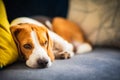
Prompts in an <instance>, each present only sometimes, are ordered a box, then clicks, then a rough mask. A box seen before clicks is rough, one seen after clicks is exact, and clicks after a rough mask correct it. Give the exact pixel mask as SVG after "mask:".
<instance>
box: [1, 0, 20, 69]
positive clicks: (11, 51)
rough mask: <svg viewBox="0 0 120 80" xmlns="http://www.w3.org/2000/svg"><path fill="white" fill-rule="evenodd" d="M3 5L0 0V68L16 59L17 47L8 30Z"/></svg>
mask: <svg viewBox="0 0 120 80" xmlns="http://www.w3.org/2000/svg"><path fill="white" fill-rule="evenodd" d="M9 27H10V25H9V22H8V20H7V16H6V11H5V7H4V3H3V1H2V0H0V68H2V67H4V66H6V65H8V64H11V63H13V62H15V61H16V60H17V59H18V52H17V47H16V45H15V43H14V40H13V38H12V35H11V33H10V30H9Z"/></svg>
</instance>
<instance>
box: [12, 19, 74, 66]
mask: <svg viewBox="0 0 120 80" xmlns="http://www.w3.org/2000/svg"><path fill="white" fill-rule="evenodd" d="M10 31H11V33H12V35H13V38H14V40H15V42H16V44H17V47H18V50H19V52H20V54H21V55H23V56H24V58H25V60H26V65H27V66H28V67H31V68H45V67H49V66H51V65H52V62H53V61H54V59H55V58H56V59H68V58H71V57H72V56H73V55H74V52H73V49H74V48H73V45H72V44H71V43H69V42H68V41H66V40H64V39H63V38H62V37H60V36H59V35H57V34H56V33H54V32H52V31H50V30H48V29H47V28H46V27H45V26H44V25H43V24H42V23H40V22H38V21H36V20H33V19H30V18H26V17H21V18H17V19H15V20H13V21H12V23H11V27H10Z"/></svg>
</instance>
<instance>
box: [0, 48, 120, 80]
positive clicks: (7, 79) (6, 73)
mask: <svg viewBox="0 0 120 80" xmlns="http://www.w3.org/2000/svg"><path fill="white" fill-rule="evenodd" d="M0 80H120V50H118V49H110V48H95V49H94V50H93V51H92V52H90V53H86V54H82V55H75V56H74V57H73V58H71V59H68V60H56V61H55V62H54V63H53V65H52V66H51V67H49V68H45V69H31V68H28V67H27V66H25V63H23V62H19V63H15V64H13V65H10V66H8V67H6V68H4V69H2V70H1V71H0Z"/></svg>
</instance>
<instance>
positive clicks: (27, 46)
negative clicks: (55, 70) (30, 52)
mask: <svg viewBox="0 0 120 80" xmlns="http://www.w3.org/2000/svg"><path fill="white" fill-rule="evenodd" d="M23 47H24V48H26V49H32V46H31V45H30V44H24V45H23Z"/></svg>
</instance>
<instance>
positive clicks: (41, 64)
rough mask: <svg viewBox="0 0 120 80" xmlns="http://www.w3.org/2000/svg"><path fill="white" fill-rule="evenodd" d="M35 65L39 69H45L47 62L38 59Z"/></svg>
mask: <svg viewBox="0 0 120 80" xmlns="http://www.w3.org/2000/svg"><path fill="white" fill-rule="evenodd" d="M37 63H38V65H39V67H40V68H45V67H47V64H48V61H47V60H41V59H38V61H37Z"/></svg>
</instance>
